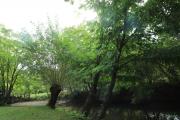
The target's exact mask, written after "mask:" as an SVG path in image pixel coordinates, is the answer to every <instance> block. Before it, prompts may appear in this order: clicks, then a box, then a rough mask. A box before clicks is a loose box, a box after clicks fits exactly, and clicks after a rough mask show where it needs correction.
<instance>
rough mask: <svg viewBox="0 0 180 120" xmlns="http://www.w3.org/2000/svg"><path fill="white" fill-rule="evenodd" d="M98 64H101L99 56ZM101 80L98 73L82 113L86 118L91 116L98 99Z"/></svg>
mask: <svg viewBox="0 0 180 120" xmlns="http://www.w3.org/2000/svg"><path fill="white" fill-rule="evenodd" d="M96 64H97V66H98V65H99V64H100V56H97V59H96ZM99 78H100V71H98V72H97V73H96V74H95V75H94V77H93V84H92V86H91V89H90V91H89V94H88V96H87V99H86V101H85V104H84V106H83V108H82V112H83V113H84V114H85V115H86V116H88V115H89V113H90V111H91V108H92V107H93V105H94V103H95V100H96V98H97V86H98V81H99Z"/></svg>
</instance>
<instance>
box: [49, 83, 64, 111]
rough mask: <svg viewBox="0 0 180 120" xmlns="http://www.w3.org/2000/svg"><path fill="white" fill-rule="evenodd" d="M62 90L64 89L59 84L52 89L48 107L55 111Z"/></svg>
mask: <svg viewBox="0 0 180 120" xmlns="http://www.w3.org/2000/svg"><path fill="white" fill-rule="evenodd" d="M61 90H62V88H61V86H60V85H58V84H53V85H52V86H51V87H50V93H51V96H50V100H49V102H48V106H49V107H51V108H52V109H55V105H56V102H57V98H58V95H59V93H60V92H61Z"/></svg>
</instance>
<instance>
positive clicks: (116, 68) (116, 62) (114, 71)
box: [96, 48, 121, 120]
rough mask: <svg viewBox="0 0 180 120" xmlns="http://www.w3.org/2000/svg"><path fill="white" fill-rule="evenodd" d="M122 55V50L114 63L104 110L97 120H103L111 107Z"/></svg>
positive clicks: (118, 52)
mask: <svg viewBox="0 0 180 120" xmlns="http://www.w3.org/2000/svg"><path fill="white" fill-rule="evenodd" d="M120 49H121V48H120ZM120 55H121V50H120V51H117V54H116V56H115V61H114V65H113V69H112V72H111V82H110V85H109V87H108V92H107V95H106V98H105V101H104V103H103V105H102V109H101V111H100V113H99V114H98V116H97V118H96V119H97V120H101V119H102V118H104V116H105V114H106V111H107V108H108V106H109V102H110V98H111V97H112V92H113V89H114V86H115V83H116V78H117V73H118V69H119V67H118V65H119V60H120Z"/></svg>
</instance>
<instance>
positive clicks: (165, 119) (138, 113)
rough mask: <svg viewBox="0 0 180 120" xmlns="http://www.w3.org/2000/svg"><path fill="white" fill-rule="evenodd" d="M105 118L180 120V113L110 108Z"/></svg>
mask: <svg viewBox="0 0 180 120" xmlns="http://www.w3.org/2000/svg"><path fill="white" fill-rule="evenodd" d="M105 120H180V114H178V113H172V112H146V111H142V110H132V109H110V110H109V111H108V112H107V116H106V118H105Z"/></svg>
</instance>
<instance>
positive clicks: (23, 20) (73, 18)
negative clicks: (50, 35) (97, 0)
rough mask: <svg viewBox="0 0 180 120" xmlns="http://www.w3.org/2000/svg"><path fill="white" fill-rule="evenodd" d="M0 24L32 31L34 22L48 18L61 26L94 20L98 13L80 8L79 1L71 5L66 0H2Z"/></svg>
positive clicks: (42, 21) (41, 21)
mask: <svg viewBox="0 0 180 120" xmlns="http://www.w3.org/2000/svg"><path fill="white" fill-rule="evenodd" d="M0 3H1V7H0V24H3V25H5V26H6V27H7V28H9V29H12V30H14V31H21V30H22V29H25V30H28V31H31V30H33V28H34V27H33V24H35V25H37V24H41V23H47V21H48V18H50V20H51V21H53V22H55V23H56V22H58V24H59V26H60V27H62V28H63V27H68V26H72V25H78V24H80V23H82V22H83V21H88V20H93V19H95V18H96V13H95V12H94V11H92V10H82V9H81V10H80V9H79V4H80V1H79V2H75V4H73V5H71V4H70V3H68V2H64V0H0Z"/></svg>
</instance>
